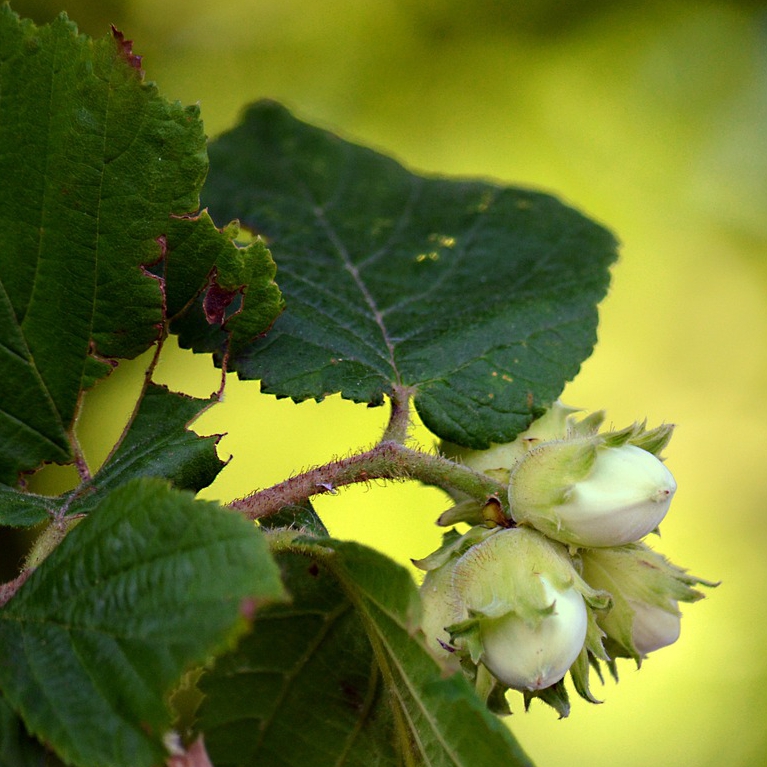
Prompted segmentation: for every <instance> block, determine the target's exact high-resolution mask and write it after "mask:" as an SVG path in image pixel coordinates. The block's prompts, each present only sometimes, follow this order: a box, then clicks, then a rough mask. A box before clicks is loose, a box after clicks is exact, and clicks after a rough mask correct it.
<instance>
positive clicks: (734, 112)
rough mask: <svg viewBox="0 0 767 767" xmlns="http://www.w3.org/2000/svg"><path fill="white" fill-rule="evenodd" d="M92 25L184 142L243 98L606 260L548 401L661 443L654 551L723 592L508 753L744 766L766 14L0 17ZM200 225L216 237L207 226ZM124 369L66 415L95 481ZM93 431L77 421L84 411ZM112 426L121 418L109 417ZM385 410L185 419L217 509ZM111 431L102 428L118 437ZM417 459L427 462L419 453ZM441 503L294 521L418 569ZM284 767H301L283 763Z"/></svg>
mask: <svg viewBox="0 0 767 767" xmlns="http://www.w3.org/2000/svg"><path fill="white" fill-rule="evenodd" d="M12 7H14V8H15V9H16V10H17V11H19V12H21V13H23V14H25V15H32V16H33V17H34V18H36V19H37V20H38V21H45V20H47V19H49V18H51V16H52V15H54V14H55V13H56V12H58V11H59V10H62V9H64V8H65V9H66V10H67V11H68V12H69V14H70V16H71V17H72V18H73V19H75V20H77V21H78V22H79V23H80V26H81V28H82V29H83V30H84V31H87V32H89V33H90V34H94V35H101V34H103V33H105V32H106V31H107V29H108V24H109V23H110V22H111V23H114V24H115V25H116V26H118V28H120V29H122V30H123V31H124V32H125V34H126V36H127V37H129V38H133V39H134V40H135V46H134V47H135V51H136V52H137V53H139V54H143V55H144V67H145V69H146V72H147V76H148V77H149V78H150V79H153V80H156V81H157V82H158V83H159V85H160V88H161V90H162V92H163V93H164V94H165V95H166V96H168V97H169V98H173V99H180V100H181V101H183V102H185V103H189V102H195V101H199V102H200V104H201V106H202V113H203V117H204V120H205V124H206V129H207V132H208V133H209V135H211V136H215V135H216V134H217V133H220V132H221V131H223V130H225V129H226V128H228V127H229V126H231V125H233V124H234V122H235V121H236V119H237V116H238V113H239V112H240V110H241V108H242V107H243V106H244V105H245V104H247V103H249V102H251V101H253V100H255V99H257V98H260V97H265V96H268V97H271V98H275V99H278V100H281V101H283V102H285V103H286V104H287V105H289V106H291V107H292V108H294V109H295V110H296V111H297V112H298V114H299V115H300V116H302V117H304V118H306V119H309V120H311V121H315V122H318V123H320V124H322V125H325V126H328V127H331V128H335V129H337V130H339V131H340V132H341V133H342V134H343V135H346V136H348V137H352V138H354V139H356V140H358V141H361V142H364V143H367V144H370V145H373V146H374V147H377V148H380V149H382V150H383V151H386V152H387V153H390V154H393V155H394V156H396V157H398V158H399V159H400V160H402V161H403V162H404V163H405V164H407V165H408V166H410V167H411V168H413V169H416V170H420V171H428V172H430V173H444V174H467V175H471V176H483V177H491V178H495V179H500V180H503V181H505V182H512V183H519V184H523V185H530V186H534V187H538V188H543V189H545V190H551V191H554V192H556V193H557V194H559V195H560V196H562V197H563V198H564V199H565V200H567V201H569V202H571V203H572V204H574V205H575V206H576V207H579V208H581V209H582V210H584V211H585V212H586V213H588V214H589V215H591V216H593V217H595V218H596V219H598V220H600V221H602V222H604V223H606V224H607V225H608V226H609V227H610V228H611V229H613V231H615V232H616V233H617V234H618V236H619V237H620V239H621V240H622V242H623V249H622V258H621V260H620V262H619V264H618V265H617V266H616V268H615V269H614V278H613V287H612V289H611V292H610V295H609V297H608V299H607V300H606V301H605V302H604V304H603V309H602V314H601V325H600V338H599V344H598V346H597V349H596V352H595V354H594V355H593V357H592V358H591V359H590V360H589V361H588V362H587V363H586V364H585V365H584V366H583V369H582V372H581V374H580V376H579V377H578V379H577V380H576V381H575V382H574V383H573V384H571V385H570V386H569V387H568V389H567V390H566V393H565V397H564V398H565V400H566V401H567V402H568V403H571V404H574V405H579V406H582V407H584V408H588V409H600V408H606V409H607V410H608V421H610V422H613V423H614V424H615V425H616V426H623V425H626V424H627V423H629V422H631V421H633V420H635V419H643V418H645V417H647V419H648V421H649V424H650V425H651V426H652V425H656V424H658V423H660V422H662V421H672V422H675V423H677V424H679V428H678V430H677V432H676V434H675V436H674V439H673V441H672V443H671V446H670V448H669V449H668V450H667V454H668V465H669V467H670V468H671V469H672V471H673V472H674V474H675V475H676V478H677V480H678V483H679V491H678V493H677V497H676V499H675V501H674V503H673V505H672V509H671V512H670V515H669V516H668V518H667V519H666V521H665V522H664V523H663V538H662V540H660V541H659V542H658V543H657V545H656V548H658V549H659V550H660V551H662V552H663V553H664V554H666V555H667V556H669V557H670V558H671V559H672V560H673V561H674V562H676V563H678V564H680V565H683V566H686V567H689V568H690V569H691V571H692V572H693V573H695V574H696V575H700V576H702V577H705V578H709V579H713V580H719V579H721V580H722V585H721V586H720V587H719V588H718V589H717V590H715V591H713V592H710V594H709V598H708V599H706V600H705V601H703V602H701V603H698V604H696V605H691V606H687V607H686V609H685V617H684V620H683V624H682V636H681V639H680V640H679V642H678V643H677V644H676V645H674V646H672V647H671V648H668V649H666V650H663V651H661V652H659V653H657V654H656V655H653V656H651V657H650V658H649V659H648V660H647V661H646V662H645V664H644V666H643V668H642V670H641V671H640V672H639V673H637V672H636V671H635V670H634V669H633V667H632V666H631V665H630V664H629V663H628V662H627V663H625V664H624V665H623V674H622V680H621V683H620V685H617V686H616V685H615V684H613V683H612V681H609V680H608V681H607V683H606V685H605V686H604V688H601V687H600V686H599V685H598V683H597V690H596V692H597V694H598V696H599V697H601V698H603V699H604V700H605V703H604V705H601V706H593V705H589V704H586V703H583V702H582V701H580V700H576V701H574V705H573V712H572V714H571V716H570V718H569V719H567V720H562V721H558V720H557V718H556V715H555V714H554V712H553V711H552V710H550V709H548V708H546V707H544V706H542V705H535V704H534V705H533V707H532V709H531V711H530V712H529V713H527V714H524V713H523V712H522V706H521V701H520V700H519V699H514V700H512V706H513V708H514V710H515V711H516V712H517V713H516V714H515V715H514V716H513V717H512V718H511V720H510V724H511V726H512V729H513V730H514V732H515V734H516V735H517V737H518V738H519V739H520V740H521V742H522V744H523V745H524V747H525V748H526V749H527V751H528V752H529V753H530V755H531V756H532V757H533V758H534V759H535V760H536V761H537V763H538V764H539V765H540V766H541V767H558V765H568V766H569V767H577V766H578V765H584V766H585V765H614V764H621V765H623V767H639V766H640V765H650V764H653V765H664V766H665V767H682V766H684V767H703V766H704V765H711V766H712V767H714V766H717V767H718V766H719V765H722V764H727V765H730V767H736V766H739V765H755V764H760V763H762V761H763V758H764V755H765V754H767V732H766V731H765V730H766V729H767V693H766V692H765V684H766V683H767V659H766V658H767V609H766V608H765V603H766V601H767V577H766V576H767V554H766V553H765V550H766V548H767V546H766V543H765V538H764V537H763V536H765V535H766V534H767V521H766V520H767V517H766V516H765V509H764V503H765V499H764V495H765V490H767V466H765V458H766V456H767V450H766V449H765V427H766V426H767V418H766V415H767V407H766V406H765V398H764V396H763V393H764V388H765V384H767V354H765V342H766V341H767V254H766V253H765V246H766V245H767V3H765V2H745V1H743V2H736V1H735V0H732V1H731V2H725V1H724V0H721V1H720V2H706V1H705V0H704V1H702V2H700V1H696V0H688V1H687V2H683V1H681V0H677V1H675V0H659V1H658V2H634V3H615V2H606V1H605V0H591V1H588V0H563V1H561V2H556V1H555V0H537V1H533V2H514V1H513V0H510V1H509V2H504V1H503V0H471V1H470V2H465V1H464V0H421V1H420V2H419V1H418V0H249V1H248V0H216V2H211V0H99V2H93V0H53V2H48V1H47V0H45V1H43V0H28V1H26V2H23V1H22V0H16V2H12ZM219 223H220V224H223V223H225V222H219ZM139 372H140V365H138V366H137V365H134V366H132V367H130V366H125V369H122V370H120V371H118V374H117V375H115V376H113V378H112V379H110V380H108V381H107V382H106V383H105V384H104V385H102V386H101V387H99V389H97V390H96V392H95V393H94V394H93V395H92V396H91V397H90V401H89V402H88V404H87V407H86V411H85V414H84V416H83V424H82V429H81V431H82V434H83V438H84V440H85V442H86V447H87V448H88V450H89V455H90V456H91V458H92V460H97V458H98V456H99V455H103V454H104V451H105V450H106V448H107V446H108V440H109V439H110V438H114V436H115V431H114V429H115V426H114V424H110V422H109V420H108V418H109V417H110V416H111V414H112V413H113V412H114V413H121V412H124V408H125V407H126V402H127V401H128V398H129V395H130V391H131V387H132V386H135V385H136V381H137V374H138V373H139ZM159 377H160V378H161V380H164V381H168V382H170V383H171V384H172V385H173V386H175V387H179V388H183V389H184V390H186V391H189V392H191V393H194V394H198V395H206V394H208V393H210V392H211V391H212V390H213V389H215V388H216V386H217V384H218V373H217V371H215V370H214V369H213V368H212V366H211V365H210V363H209V362H208V361H207V360H204V359H194V358H191V356H190V355H188V354H186V353H182V352H178V351H176V352H173V351H172V350H171V353H170V354H167V355H166V356H165V358H164V360H163V364H162V365H161V368H160V371H159ZM99 408H103V410H101V411H99ZM121 408H122V409H121ZM385 419H386V413H385V410H384V409H382V408H379V409H372V410H369V409H366V408H364V407H361V406H355V405H352V404H350V403H345V402H341V401H339V400H338V399H337V398H331V399H330V400H328V401H326V402H324V403H322V404H320V405H316V404H315V403H304V404H301V405H294V404H292V403H290V402H286V401H276V400H274V399H272V398H269V397H265V396H263V395H260V394H259V393H258V386H257V384H255V383H239V382H237V381H235V380H229V382H228V384H227V390H226V396H225V401H224V403H223V404H221V405H219V406H217V407H215V408H213V409H212V410H211V411H209V412H208V413H206V414H205V415H204V416H203V418H202V419H201V420H200V421H198V423H197V424H196V428H197V430H198V431H200V432H202V433H214V432H227V433H228V436H226V437H225V438H224V439H223V440H222V442H221V452H222V455H224V456H225V457H226V456H228V455H229V454H233V455H234V458H233V459H232V461H231V463H230V465H229V466H228V467H227V468H226V469H225V470H224V472H223V473H222V474H221V476H220V478H219V479H218V480H217V481H216V483H215V484H214V485H213V486H212V487H211V488H209V489H208V490H206V491H205V492H204V495H205V496H206V497H210V498H218V499H221V500H224V501H227V500H230V499H231V498H233V497H236V496H239V495H243V494H245V493H247V492H248V491H249V490H251V489H253V488H256V487H260V486H265V485H268V484H270V483H273V482H276V481H278V480H280V479H282V478H284V477H285V476H287V475H288V474H290V473H291V472H295V471H297V470H300V469H301V468H303V467H308V466H310V465H312V464H316V463H320V462H323V461H325V460H328V459H329V458H330V457H332V456H333V455H334V454H343V453H346V452H348V451H350V450H352V449H354V448H356V447H359V446H364V445H368V444H370V443H371V442H373V441H374V440H375V439H377V438H378V436H379V435H380V431H381V428H382V426H383V423H384V421H385ZM116 428H117V430H118V431H119V428H120V424H119V423H118V424H117V427H116ZM418 438H419V440H420V441H421V443H422V444H424V445H427V446H429V445H430V444H431V438H430V436H429V435H428V434H427V433H426V432H425V431H421V432H419V434H418ZM445 505H446V503H445V499H444V498H443V496H442V495H441V494H440V493H439V492H437V491H433V490H425V489H423V488H418V487H415V486H406V485H396V486H389V487H377V486H374V487H371V488H358V489H355V490H351V491H347V492H345V493H343V494H341V495H339V496H336V497H329V496H328V497H323V498H322V499H320V500H319V501H318V503H317V506H318V508H319V510H320V512H321V513H323V514H325V515H326V517H325V518H326V521H327V522H328V524H329V526H330V527H331V532H332V533H333V534H335V535H337V536H339V537H355V538H357V539H360V540H362V541H364V542H366V543H369V544H370V545H373V546H375V547H377V548H379V549H382V550H384V551H385V552H387V553H389V554H391V555H392V556H394V557H395V558H396V559H398V560H399V561H401V562H403V563H407V562H408V560H409V558H410V557H419V556H423V555H425V554H426V553H428V552H429V551H430V550H431V549H433V548H435V547H436V545H437V544H438V541H439V535H440V533H439V531H438V530H437V528H435V526H434V524H433V522H434V519H435V517H436V516H437V514H438V513H439V512H440V511H441V510H442V509H443V508H445ZM307 767H311V765H307Z"/></svg>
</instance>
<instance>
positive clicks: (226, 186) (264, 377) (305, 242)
mask: <svg viewBox="0 0 767 767" xmlns="http://www.w3.org/2000/svg"><path fill="white" fill-rule="evenodd" d="M209 152H210V158H211V171H210V174H209V177H208V180H207V182H206V186H205V189H204V191H203V195H204V201H205V203H206V204H207V205H209V206H210V209H211V211H212V212H213V213H214V215H216V216H219V217H221V216H223V217H225V218H234V217H236V218H239V219H240V220H241V221H242V222H243V223H244V224H245V225H247V226H248V227H250V228H252V229H253V230H254V231H255V232H256V233H258V234H260V235H263V236H264V237H265V238H266V241H267V243H268V244H269V246H270V248H271V249H272V251H273V252H274V254H275V257H276V259H277V262H278V264H279V273H278V279H279V282H280V287H281V289H282V291H283V293H284V294H285V296H286V302H287V308H286V311H285V312H284V313H283V314H282V316H281V317H280V318H279V319H278V320H277V322H276V323H275V325H274V327H273V329H272V330H271V332H270V333H269V334H268V335H267V336H266V337H265V338H263V339H260V340H257V341H255V342H254V343H253V344H251V345H250V346H249V348H247V349H246V350H245V351H243V352H242V353H240V354H239V355H238V356H237V357H236V358H235V359H234V360H233V361H232V363H231V366H233V367H234V368H235V369H236V370H237V371H238V372H239V374H240V376H241V377H245V378H260V379H261V381H262V388H263V390H264V391H266V392H269V393H272V394H276V395H277V396H287V397H292V398H294V399H296V400H302V399H306V398H310V397H313V398H315V399H321V398H322V397H324V396H326V395H328V394H332V393H335V392H340V393H341V394H342V396H344V397H346V398H349V399H352V400H355V401H359V402H367V403H369V404H373V405H376V404H380V403H381V402H382V401H383V397H384V395H390V394H391V393H392V391H393V389H394V388H395V387H414V388H415V390H416V393H415V404H416V407H417V409H418V411H419V414H420V415H421V418H422V419H423V421H424V423H425V424H426V425H427V426H428V427H429V428H430V429H431V430H432V431H433V432H434V433H436V434H437V435H438V436H440V437H443V438H445V439H448V440H450V441H451V442H455V443H458V444H462V445H465V446H468V447H474V448H485V447H487V446H488V445H489V443H490V442H507V441H509V440H511V439H513V437H514V436H515V435H516V434H517V433H518V432H520V431H522V430H523V429H525V428H526V427H527V426H528V425H529V423H530V421H531V420H532V418H533V417H534V416H535V415H539V414H540V411H541V408H543V407H545V406H547V405H549V404H550V403H551V402H552V400H554V399H555V398H556V397H557V396H558V395H559V394H560V393H561V391H562V388H563V386H564V384H565V382H566V381H568V380H570V379H571V378H573V377H574V376H575V374H576V373H577V372H578V369H579V367H580V364H581V362H582V361H583V360H584V359H585V358H586V357H588V356H589V354H590V353H591V351H592V349H593V346H594V343H595V341H596V326H597V310H596V306H597V303H598V302H599V301H600V300H601V299H602V298H603V296H604V295H605V292H606V290H607V287H608V283H609V266H610V264H611V263H612V262H613V261H614V259H615V257H616V242H615V240H614V238H613V237H612V235H611V234H610V233H609V232H607V231H606V230H605V229H603V228H602V227H600V226H598V225H597V224H595V223H594V222H592V221H590V220H589V219H587V218H586V217H584V216H583V215H581V214H580V213H578V212H576V211H575V210H573V209H571V208H569V207H567V206H565V205H563V204H562V203H561V202H559V201H558V200H556V199H555V198H553V197H551V196H549V195H546V194H541V193H537V192H532V191H527V190H522V189H517V188H513V187H504V186H500V185H497V184H492V183H487V182H484V181H456V180H446V179H442V178H427V177H422V176H418V175H415V174H413V173H410V172H408V171H407V170H406V169H405V168H403V167H402V166H401V165H399V164H398V163H397V162H395V161H394V160H392V159H389V158H387V157H384V156H382V155H380V154H377V153H375V152H373V151H371V150H369V149H366V148H363V147H360V146H357V145H355V144H351V143H349V142H347V141H344V140H342V139H340V138H338V137H337V136H334V135H332V134H331V133H328V132H326V131H323V130H320V129H318V128H315V127H312V126H310V125H307V124H305V123H303V122H300V121H299V120H297V119H295V118H294V117H293V116H292V115H291V114H290V113H289V112H288V111H287V110H285V109H284V108H282V107H280V106H278V105H276V104H273V103H271V102H260V103H257V104H255V105H254V106H252V107H251V108H250V109H249V110H248V111H247V113H246V114H245V117H244V119H243V122H242V123H241V124H240V125H239V126H238V127H236V128H235V129H233V130H232V131H230V132H229V133H227V134H224V135H223V136H221V137H219V138H218V139H217V140H216V141H215V142H213V144H212V145H211V147H210V149H209ZM182 341H183V336H182Z"/></svg>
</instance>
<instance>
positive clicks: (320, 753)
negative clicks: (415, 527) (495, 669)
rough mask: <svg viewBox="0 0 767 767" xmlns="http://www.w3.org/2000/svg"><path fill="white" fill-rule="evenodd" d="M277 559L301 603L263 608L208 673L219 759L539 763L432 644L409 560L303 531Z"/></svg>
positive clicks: (353, 766) (283, 765)
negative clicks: (421, 626) (300, 540)
mask: <svg viewBox="0 0 767 767" xmlns="http://www.w3.org/2000/svg"><path fill="white" fill-rule="evenodd" d="M275 534H276V535H279V533H275ZM279 562H280V564H281V566H282V569H283V573H284V575H285V578H286V585H287V587H288V589H289V591H290V592H291V593H292V595H293V602H292V604H291V605H290V606H282V605H277V606H274V607H270V608H268V609H266V610H264V611H263V612H262V613H260V614H259V616H258V618H257V620H256V631H254V632H253V634H252V635H251V636H250V637H248V638H247V639H246V640H245V641H244V642H243V643H242V644H241V645H240V647H239V648H238V650H237V651H236V652H235V653H233V654H230V655H228V656H224V657H222V658H220V659H219V661H218V662H217V663H216V667H215V669H214V670H213V671H212V672H211V673H210V674H209V675H208V676H206V677H204V678H203V681H202V683H201V686H202V689H203V690H204V691H205V692H206V693H207V699H206V701H205V703H204V704H203V707H202V708H201V711H200V727H201V729H202V730H204V732H205V733H206V742H207V743H208V747H209V750H210V753H211V755H212V757H213V760H214V762H215V763H216V765H217V766H218V767H235V766H236V767H250V765H261V764H269V765H270V766H271V765H273V766H274V767H288V765H291V766H292V765H296V764H311V765H312V767H325V765H327V766H328V767H330V765H333V767H358V766H359V767H368V766H369V765H381V767H384V766H386V767H388V765H400V764H408V765H429V766H430V767H447V766H448V765H449V766H450V767H459V766H461V767H512V765H529V764H530V762H529V761H528V759H527V757H526V756H525V755H524V754H523V752H522V750H521V749H520V748H519V746H518V745H517V743H516V741H515V740H514V738H513V737H512V736H511V734H510V732H509V730H508V729H507V728H506V727H505V725H504V724H503V723H502V722H501V721H500V720H498V719H496V718H495V717H494V716H493V715H492V714H490V713H489V712H488V711H487V709H486V708H485V707H484V706H483V704H482V703H481V702H480V701H479V699H478V698H477V697H476V696H475V694H474V692H473V690H472V689H471V688H470V686H469V684H468V682H467V681H466V680H465V679H464V678H463V676H461V675H460V673H453V674H452V675H448V674H447V673H446V672H445V669H443V668H442V667H441V666H440V665H439V664H438V663H437V661H436V660H435V659H434V658H433V657H432V656H431V655H430V653H429V652H428V651H427V650H426V648H425V646H424V643H423V642H422V639H421V637H420V636H419V635H418V633H417V625H418V610H419V604H418V594H417V591H416V588H415V585H414V584H413V582H412V579H411V578H410V575H409V574H408V573H407V571H406V570H404V569H403V568H401V567H399V566H398V565H396V564H395V563H394V562H392V561H391V560H389V559H387V558H386V557H384V556H382V555H381V554H378V553H377V552H375V551H373V550H371V549H368V548H366V547H364V546H360V545H358V544H354V543H342V542H338V541H333V540H329V539H319V540H318V541H316V543H311V542H308V541H306V539H305V543H304V544H303V545H299V546H297V548H296V550H293V551H290V552H288V553H283V554H281V555H280V556H279Z"/></svg>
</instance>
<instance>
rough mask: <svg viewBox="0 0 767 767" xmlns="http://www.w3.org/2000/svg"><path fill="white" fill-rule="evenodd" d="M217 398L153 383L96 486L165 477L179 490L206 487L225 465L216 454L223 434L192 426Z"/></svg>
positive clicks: (103, 488)
mask: <svg viewBox="0 0 767 767" xmlns="http://www.w3.org/2000/svg"><path fill="white" fill-rule="evenodd" d="M216 401H217V399H216V398H215V397H211V398H210V399H198V398H196V397H190V396H188V395H185V394H179V393H178V392H171V391H169V390H168V389H167V388H166V387H165V386H158V385H156V384H149V386H147V388H146V391H145V392H144V396H143V398H142V399H141V404H140V405H139V409H138V412H137V414H136V417H135V419H134V420H133V422H132V423H131V425H130V428H129V429H128V432H127V434H126V435H125V438H124V439H123V441H122V442H121V443H120V445H119V447H118V448H117V450H116V451H115V452H114V454H113V455H111V456H110V457H109V459H108V460H107V461H106V462H105V463H104V465H103V466H102V468H101V469H100V470H99V472H98V473H97V474H96V476H95V478H94V481H93V485H94V486H95V488H96V489H97V490H98V491H103V490H105V489H112V488H114V487H117V486H119V485H121V484H124V483H125V482H127V481H128V480H129V479H133V478H135V477H158V478H165V479H168V480H169V481H170V482H171V483H172V484H173V486H174V487H176V488H178V489H179V490H194V491H195V492H197V491H199V490H202V488H204V487H207V486H208V485H209V484H210V483H211V482H212V481H213V480H214V479H215V478H216V475H217V474H218V473H219V472H220V471H221V469H222V468H223V467H224V466H225V465H226V464H225V463H224V462H223V461H222V460H220V459H219V457H218V455H217V453H216V444H217V443H218V440H219V435H216V436H212V437H200V436H198V435H197V434H195V433H194V432H193V431H191V430H190V429H189V428H188V426H189V424H190V422H192V421H193V420H194V419H195V418H197V417H198V416H199V415H200V414H201V413H202V412H203V411H205V410H206V409H207V408H208V407H210V406H211V405H212V404H214V403H215V402H216ZM82 510H83V509H78V511H82Z"/></svg>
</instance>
